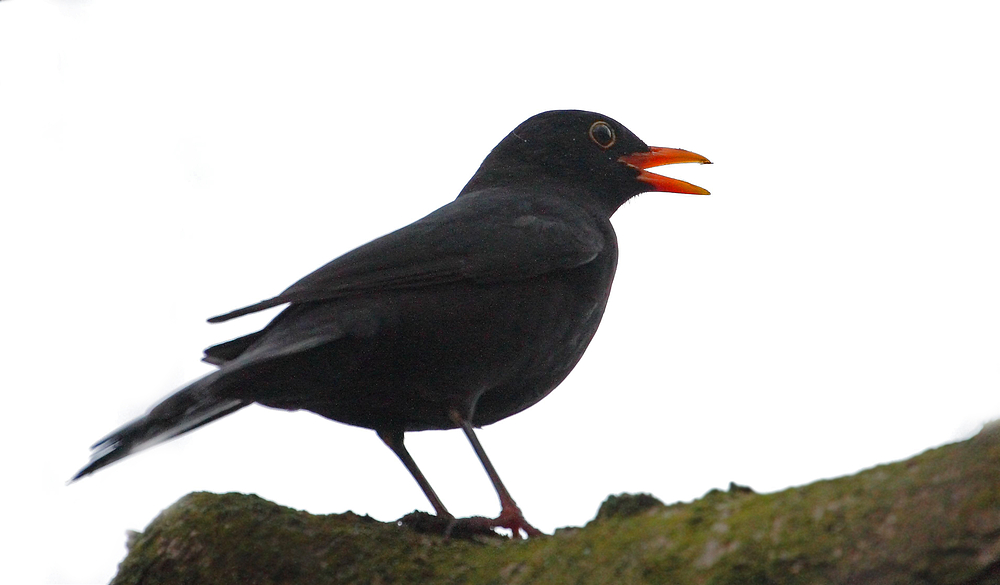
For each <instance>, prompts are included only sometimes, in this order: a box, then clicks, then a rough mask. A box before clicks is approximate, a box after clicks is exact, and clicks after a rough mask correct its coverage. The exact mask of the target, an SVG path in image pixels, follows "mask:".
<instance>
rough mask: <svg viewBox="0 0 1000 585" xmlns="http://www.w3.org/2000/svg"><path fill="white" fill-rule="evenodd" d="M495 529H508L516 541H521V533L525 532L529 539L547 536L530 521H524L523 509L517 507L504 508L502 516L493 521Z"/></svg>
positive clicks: (501, 512)
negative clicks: (529, 522)
mask: <svg viewBox="0 0 1000 585" xmlns="http://www.w3.org/2000/svg"><path fill="white" fill-rule="evenodd" d="M491 522H492V526H493V528H506V529H508V530H510V531H511V533H512V534H511V538H513V539H514V540H520V539H521V538H522V536H521V531H524V535H525V536H527V537H531V538H534V537H537V536H544V535H545V534H544V533H543V532H542V531H541V530H539V529H537V528H535V527H534V526H532V525H531V524H528V521H527V520H525V519H524V514H522V513H521V509H520V508H518V507H517V506H516V505H513V504H512V505H509V506H504V508H503V509H502V510H501V511H500V515H499V516H497V517H496V519H495V520H492V521H491Z"/></svg>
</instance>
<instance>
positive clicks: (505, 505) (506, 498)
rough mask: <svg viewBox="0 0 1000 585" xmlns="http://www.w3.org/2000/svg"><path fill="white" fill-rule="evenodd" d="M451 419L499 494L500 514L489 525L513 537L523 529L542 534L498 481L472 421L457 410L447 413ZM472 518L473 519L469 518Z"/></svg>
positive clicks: (516, 537)
mask: <svg viewBox="0 0 1000 585" xmlns="http://www.w3.org/2000/svg"><path fill="white" fill-rule="evenodd" d="M449 416H450V417H451V420H452V421H453V422H454V423H455V424H457V425H458V426H460V427H461V428H462V430H463V431H465V436H466V437H468V438H469V442H470V443H472V448H473V449H474V450H475V451H476V455H477V456H478V457H479V461H480V462H482V464H483V468H484V469H486V474H487V475H489V476H490V481H492V482H493V487H494V488H496V490H497V495H498V496H500V515H499V516H498V517H497V518H496V519H495V520H491V521H489V522H490V525H491V526H492V527H494V528H497V527H499V528H508V529H510V530H511V532H513V537H514V538H515V539H520V538H521V531H522V530H523V531H524V533H525V534H527V535H528V536H542V531H541V530H538V529H537V528H535V527H534V526H532V525H531V524H528V521H527V520H525V519H524V514H522V513H521V509H520V508H518V507H517V503H516V502H514V498H512V497H510V492H508V491H507V488H506V487H504V485H503V482H502V481H500V476H499V475H498V474H497V470H496V469H495V468H494V467H493V464H492V463H490V458H489V457H487V456H486V451H485V450H483V446H482V445H481V444H480V443H479V439H478V438H477V437H476V433H475V432H474V431H473V429H472V423H470V422H469V421H468V420H467V419H466V418H465V417H464V416H462V415H461V413H459V412H458V411H457V410H452V411H451V413H450V414H449ZM469 520H473V519H471V518H470V519H469Z"/></svg>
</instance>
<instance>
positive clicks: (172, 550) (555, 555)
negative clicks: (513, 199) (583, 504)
mask: <svg viewBox="0 0 1000 585" xmlns="http://www.w3.org/2000/svg"><path fill="white" fill-rule="evenodd" d="M129 548H130V550H129V554H128V556H127V557H126V558H125V560H124V561H123V562H122V564H121V566H120V567H119V572H118V575H117V576H116V577H115V579H114V581H112V583H113V584H116V585H125V584H136V585H137V584H143V585H156V584H160V583H163V584H166V583H170V584H185V583H191V584H194V583H197V584H201V585H214V584H219V585H222V584H234V585H235V584H241V585H245V584H260V585H268V584H272V583H273V584H277V583H295V584H302V585H309V584H314V583H315V584H319V583H324V584H332V583H364V584H389V583H428V584H439V583H440V584H444V583H455V584H458V583H463V584H464V583H468V584H478V583H497V584H500V583H512V584H513V583H532V584H546V583H553V584H555V583H580V584H587V583H674V584H679V585H684V584H689V583H691V584H695V583H697V584H702V583H704V584H713V585H724V584H741V585H752V584H757V583H760V584H764V583H767V584H772V583H773V584H798V583H802V584H806V583H809V584H827V583H831V584H832V583H851V584H865V583H871V584H879V585H883V584H884V585H889V584H896V583H899V584H904V583H906V584H911V583H920V584H956V585H959V584H961V585H986V584H991V583H1000V425H998V424H997V423H993V424H991V425H988V426H987V427H986V428H984V430H983V431H982V432H981V433H979V434H978V435H976V436H975V437H973V438H972V439H970V440H968V441H963V442H960V443H954V444H951V445H946V446H944V447H940V448H937V449H932V450H929V451H927V452H925V453H922V454H920V455H917V456H916V457H913V458H912V459H909V460H906V461H901V462H897V463H891V464H888V465H880V466H878V467H875V468H873V469H869V470H866V471H862V472H861V473H858V474H856V475H853V476H849V477H842V478H838V479H833V480H825V481H819V482H816V483H813V484H810V485H807V486H804V487H798V488H791V489H787V490H784V491H781V492H777V493H773V494H756V493H754V492H753V491H752V490H750V489H749V488H746V487H742V486H737V485H735V484H730V487H729V491H727V492H723V491H719V490H712V491H711V492H709V493H708V494H706V495H705V496H704V497H703V498H701V499H699V500H696V501H694V502H691V503H678V504H673V505H669V506H668V505H664V504H662V503H661V502H659V500H656V498H653V497H652V496H649V495H646V494H638V495H634V496H630V495H627V494H622V495H621V496H612V497H611V498H609V499H608V500H607V501H606V502H605V503H604V504H603V505H602V506H601V511H600V512H599V514H598V518H597V519H595V520H594V521H592V522H590V523H589V524H587V525H586V526H585V527H583V528H570V529H562V530H558V531H557V532H556V534H555V535H554V536H550V537H544V538H537V539H531V540H529V541H526V542H524V541H522V542H517V541H506V540H502V539H485V540H480V541H467V540H458V539H450V540H446V539H444V538H442V537H440V536H435V535H427V534H419V533H417V532H415V531H414V530H412V529H410V528H407V527H402V526H400V525H399V524H398V523H382V522H378V521H376V520H373V519H371V518H369V517H367V516H357V515H355V514H352V513H350V512H348V513H346V514H335V515H329V516H314V515H312V514H308V513H306V512H301V511H298V510H293V509H290V508H285V507H283V506H279V505H277V504H273V503H271V502H268V501H266V500H263V499H261V498H259V497H257V496H254V495H243V494H222V495H217V494H210V493H193V494H189V495H187V496H185V497H183V498H181V499H180V500H179V501H178V502H176V503H175V504H173V505H172V506H171V507H170V508H168V509H167V510H165V511H164V512H163V513H162V514H160V516H158V517H157V518H156V519H155V520H154V521H153V522H152V523H151V524H150V525H149V526H148V527H147V528H146V530H145V531H144V532H143V533H141V534H138V533H133V534H132V535H130V539H129Z"/></svg>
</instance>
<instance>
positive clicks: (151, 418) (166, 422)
mask: <svg viewBox="0 0 1000 585" xmlns="http://www.w3.org/2000/svg"><path fill="white" fill-rule="evenodd" d="M216 377H217V376H216V374H209V375H208V376H205V377H204V378H202V379H200V380H197V381H195V382H193V383H192V384H191V385H189V386H187V387H186V388H183V389H182V390H179V391H177V392H175V393H174V394H171V395H170V396H168V397H167V398H166V399H165V400H163V402H161V403H159V404H157V405H156V406H154V407H153V408H151V409H150V410H149V412H147V413H146V414H145V415H144V416H141V417H139V418H137V419H135V420H133V421H132V422H130V423H128V424H126V425H125V426H123V427H121V428H119V429H118V430H116V431H114V432H113V433H111V434H109V435H108V436H106V437H104V438H103V439H101V440H100V441H98V442H96V443H94V445H93V446H91V448H90V449H91V454H90V462H89V463H87V465H86V466H84V468H83V469H81V470H80V471H78V472H77V473H76V475H74V476H73V478H72V479H70V482H74V481H76V480H78V479H80V478H81V477H83V476H85V475H89V474H91V473H93V472H95V471H97V470H98V469H100V468H102V467H104V466H106V465H110V464H112V463H114V462H115V461H118V460H119V459H123V458H125V457H128V456H129V455H131V454H132V453H135V452H137V451H140V450H142V449H145V448H147V447H152V446H153V445H156V444H157V443H162V442H163V441H166V440H168V439H172V438H174V437H176V436H178V435H183V434H184V433H186V432H188V431H191V430H194V429H196V428H198V427H200V426H202V425H206V424H208V423H210V422H212V421H213V420H215V419H217V418H222V417H224V416H226V415H227V414H229V413H231V412H235V411H237V410H239V409H241V408H243V407H244V406H246V405H247V404H250V402H248V401H246V400H241V399H239V398H233V397H224V396H219V395H218V391H217V390H216V389H214V388H213V384H212V382H214V381H215V379H216Z"/></svg>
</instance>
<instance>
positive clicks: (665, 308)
mask: <svg viewBox="0 0 1000 585" xmlns="http://www.w3.org/2000/svg"><path fill="white" fill-rule="evenodd" d="M341 4H348V3H341ZM349 4H351V5H353V6H351V7H350V8H345V7H341V6H335V5H334V3H326V2H309V3H304V2H290V3H275V2H247V1H246V0H242V1H240V2H235V1H230V0H197V1H193V0H172V1H169V2H166V1H161V2H151V1H141V2H137V1H135V0H130V1H125V0H122V1H111V0H90V1H86V2H78V1H76V2H74V1H69V0H65V1H62V2H53V1H51V0H36V1H29V0H5V1H3V2H0V197H2V215H0V223H2V230H0V254H2V267H3V268H2V274H3V286H2V292H0V294H2V295H3V298H2V301H3V305H4V307H6V310H5V316H4V326H3V332H4V333H3V335H2V337H0V344H2V347H0V355H2V358H0V359H2V361H3V373H4V374H3V375H4V378H5V380H4V383H3V386H4V390H3V403H4V409H3V411H2V415H0V421H2V424H0V434H2V439H3V443H4V445H5V448H6V453H5V457H4V459H5V462H4V471H3V477H4V481H3V484H4V490H5V492H6V495H5V497H4V501H5V504H6V506H5V512H4V519H3V525H4V529H3V530H0V551H2V552H0V554H2V555H3V557H4V558H3V559H2V562H0V566H2V567H3V568H2V569H0V581H3V582H4V583H103V582H107V581H108V580H109V579H110V578H111V576H112V575H113V574H114V572H115V570H116V566H117V563H118V562H119V561H120V560H121V558H122V557H123V555H124V553H125V550H124V541H125V535H124V532H125V530H126V529H136V530H141V529H142V528H144V527H145V525H146V524H147V523H148V522H149V521H150V520H152V518H153V517H154V516H155V515H156V514H157V513H158V512H159V511H160V510H161V509H163V508H165V507H166V506H168V505H170V504H171V503H172V502H174V501H175V500H176V499H178V498H179V497H181V496H183V495H184V494H186V493H188V492H191V491H196V490H210V491H215V492H227V491H240V492H252V493H257V494H259V495H261V496H262V497H265V498H268V499H270V500H273V501H275V502H278V503H280V504H283V505H286V506H291V507H295V508H301V509H306V510H308V511H310V512H314V513H331V512H343V511H345V510H353V511H355V512H358V513H361V514H370V515H372V516H374V517H375V518H378V519H380V520H391V519H395V518H398V517H399V516H401V515H403V514H405V513H407V512H410V511H412V510H413V509H414V508H420V509H424V510H429V509H430V506H429V504H428V503H427V501H426V500H425V499H424V496H423V495H422V494H421V492H420V490H419V488H418V487H417V485H416V484H415V482H413V480H412V479H411V478H410V477H409V475H408V474H407V472H406V470H405V469H404V468H403V466H402V465H401V464H400V463H399V462H398V461H397V460H396V458H395V456H394V455H393V454H392V453H391V452H390V451H389V450H388V449H386V448H385V447H384V446H383V445H382V443H381V442H380V441H379V440H378V438H377V437H376V436H375V434H374V433H373V432H371V431H368V430H364V429H356V428H351V427H347V426H344V425H341V424H338V423H333V422H329V421H326V420H325V419H321V418H319V417H317V416H315V415H311V414H308V413H295V414H290V413H285V412H280V411H271V410H267V409H264V408H260V407H253V408H249V409H245V410H243V411H241V412H239V413H237V414H236V415H234V416H231V417H228V418H226V419H224V420H222V421H219V422H217V423H214V424H212V425H209V426H208V427H205V428H203V429H200V430H198V431H197V432H195V433H192V434H190V435H188V436H186V437H184V438H182V439H180V440H176V441H173V442H171V443H168V444H165V445H162V446H159V447H157V448H154V449H152V450H149V451H146V452H144V453H142V454H141V455H139V456H137V457H135V458H133V459H129V460H127V461H125V462H122V463H120V464H116V465H114V466H113V467H111V468H108V469H106V470H103V471H101V472H100V473H98V474H96V475H94V476H92V477H89V478H86V479H85V480H83V481H81V482H79V483H77V484H74V485H72V486H70V487H66V486H65V485H64V482H65V481H66V479H67V478H69V477H70V475H71V474H72V473H73V472H75V471H76V470H77V469H78V468H79V467H80V466H81V465H82V464H84V463H85V462H86V460H87V454H88V452H87V446H88V445H90V444H91V443H92V442H93V441H95V440H96V439H98V438H100V437H101V436H103V435H104V434H105V433H107V432H109V431H111V430H113V429H114V428H116V427H117V426H119V425H120V424H122V423H124V422H126V421H128V420H129V419H131V418H132V417H134V416H137V415H139V414H142V413H143V412H144V411H145V410H146V409H147V408H148V407H149V406H150V405H152V404H153V403H154V402H155V401H157V400H158V399H160V398H161V397H163V396H165V395H166V394H168V393H169V392H171V391H172V390H174V389H175V388H177V387H179V386H181V385H182V384H184V383H185V382H186V381H188V380H190V379H192V378H195V377H197V376H199V375H201V374H203V373H205V372H207V371H208V370H209V366H206V365H205V364H202V363H200V362H199V361H198V360H199V358H200V356H201V350H202V349H203V348H204V347H206V346H209V345H211V344H214V343H217V342H220V341H225V340H228V339H230V338H232V337H235V336H238V335H241V334H243V333H246V332H249V331H252V330H255V328H257V327H259V326H261V325H262V324H263V323H264V322H266V319H267V318H268V317H270V316H272V315H273V314H274V312H273V311H272V312H271V313H270V314H268V315H266V316H255V317H246V318H243V319H240V320H237V321H234V322H230V323H226V324H224V325H214V326H213V325H208V324H206V323H205V318H207V317H209V316H212V315H216V314H219V313H223V312H225V311H228V310H230V309H233V308H236V307H240V306H243V305H246V304H249V303H252V302H254V301H257V300H260V299H263V298H266V297H269V296H272V295H274V294H276V293H278V292H280V291H281V290H282V289H284V288H285V287H286V286H287V285H289V284H291V283H292V282H293V281H295V280H296V279H297V278H299V277H301V276H303V275H305V274H306V273H308V272H310V271H311V270H313V269H315V268H317V267H319V266H320V265H322V264H323V263H325V262H326V261H328V260H330V259H332V258H334V257H335V256H337V255H339V254H342V253H344V252H346V251H348V250H349V249H351V248H353V247H355V246H357V245H360V244H362V243H364V242H366V241H368V240H371V239H373V238H375V237H377V236H380V235H382V234H384V233H386V232H388V231H390V230H392V229H395V228H397V227H400V226H402V225H404V224H406V223H409V222H411V221H413V220H415V219H417V218H419V217H422V216H423V215H425V214H426V213H429V212H430V211H432V210H434V209H436V208H437V207H439V206H441V205H444V204H445V203H447V202H449V201H450V200H451V199H453V198H454V197H455V195H457V193H458V191H459V190H460V189H461V187H462V186H463V185H464V184H465V182H466V181H467V180H468V178H469V177H470V176H471V175H472V173H473V172H474V171H475V169H476V168H477V166H478V165H479V163H480V162H481V161H482V159H483V157H485V156H486V154H487V153H489V151H490V149H491V148H492V147H493V146H494V145H495V144H496V143H497V142H499V141H500V139H502V138H503V137H504V135H506V133H507V132H509V131H510V130H511V129H513V128H514V127H515V126H516V125H517V124H518V123H520V122H521V121H522V120H524V119H525V118H527V117H528V116H530V115H532V114H535V113H538V112H541V111H544V110H548V109H561V108H580V109H590V110H595V111H599V112H602V113H604V114H607V115H608V116H611V117H613V118H616V119H617V120H618V121H620V122H622V123H623V124H625V125H626V126H628V127H629V128H630V129H631V130H632V131H634V132H635V133H636V134H637V135H639V136H640V137H641V138H642V139H643V140H645V141H646V142H647V143H649V144H653V145H658V146H672V147H681V148H686V149H689V150H693V151H695V152H698V153H700V154H703V155H705V156H707V157H709V158H710V159H712V160H713V161H714V162H715V163H716V164H715V165H714V166H700V167H699V166H690V165H689V166H685V167H680V166H678V167H668V168H666V169H663V172H664V173H665V174H668V175H670V176H674V177H678V178H683V179H686V180H689V181H691V182H694V183H695V184H697V185H701V186H703V187H705V188H707V189H709V190H711V191H712V192H713V195H712V196H711V197H696V196H683V195H671V194H647V195H643V196H641V197H639V198H638V199H637V200H635V201H633V202H631V203H629V204H628V205H626V206H625V207H623V208H622V209H621V210H620V211H619V212H618V214H617V215H615V217H614V218H613V222H614V224H615V227H616V229H617V231H618V236H619V244H620V248H621V260H620V264H619V269H618V276H617V280H616V282H615V288H614V292H613V294H612V297H611V302H610V304H609V306H608V310H607V313H606V315H605V318H604V323H603V325H602V327H601V330H600V332H599V333H598V335H597V338H596V339H595V340H594V342H593V344H592V345H591V348H590V350H589V351H588V353H587V355H586V356H585V357H584V359H583V361H582V362H581V363H580V365H579V366H578V367H577V368H576V370H575V371H574V373H573V374H572V375H571V376H570V377H569V378H568V379H567V380H566V382H565V383H564V384H563V385H562V386H561V387H560V388H559V389H557V390H556V391H555V392H554V393H553V394H552V395H551V396H549V397H548V398H547V399H546V400H544V401H542V402H541V403H540V404H538V405H537V406H535V407H533V408H531V409H530V410H528V411H526V412H524V413H522V414H520V415H517V416H515V417H513V418H511V419H507V420H505V421H502V422H500V423H498V424H496V425H494V426H491V427H488V428H486V429H483V430H482V431H481V432H480V438H481V439H482V441H483V443H484V445H485V447H486V449H487V451H488V452H489V454H490V456H491V457H492V459H493V461H494V463H495V464H496V466H497V467H498V469H499V471H500V474H501V476H502V477H503V478H504V480H505V482H506V483H507V486H508V488H509V489H510V491H511V492H512V493H513V495H514V497H515V498H516V499H517V501H518V503H519V504H520V505H521V508H522V509H523V510H524V512H525V515H526V516H527V518H528V519H529V520H530V521H531V522H533V523H534V524H535V526H537V527H539V528H541V529H543V530H545V531H547V532H550V531H552V530H553V529H554V528H556V527H559V526H566V525H581V524H583V523H585V522H587V521H588V520H589V519H591V518H592V517H593V516H594V514H595V512H596V510H597V507H598V505H599V504H600V502H601V501H602V500H603V499H604V498H605V497H606V496H607V495H608V494H611V493H620V492H639V491H642V492H651V493H653V494H654V495H656V496H657V497H659V498H660V499H662V500H664V501H667V502H673V501H677V500H689V499H692V498H695V497H698V496H700V495H702V494H703V493H705V492H706V491H708V490H709V489H711V488H716V487H717V488H725V487H726V486H727V485H728V482H729V481H736V482H738V483H741V484H746V485H749V486H751V487H753V488H754V489H756V490H758V491H774V490H780V489H783V488H786V487H788V486H791V485H797V484H803V483H808V482H812V481H815V480H817V479H820V478H827V477H834V476H838V475H843V474H848V473H853V472H855V471H857V470H859V469H862V468H865V467H869V466H872V465H875V464H878V463H882V462H887V461H892V460H896V459H901V458H905V457H909V456H911V455H914V454H916V453H918V452H920V451H922V450H924V449H926V448H929V447H932V446H937V445H940V444H942V443H945V442H949V441H954V440H957V439H961V438H965V437H967V436H969V435H971V434H973V433H975V432H976V431H977V430H978V429H979V427H980V426H981V424H982V423H983V422H985V421H988V420H991V419H994V418H998V417H1000V306H998V301H997V299H1000V278H998V274H997V260H998V255H1000V229H998V227H997V226H998V221H1000V183H998V179H997V166H998V160H1000V146H998V139H997V136H998V135H1000V115H998V107H997V104H998V103H1000V89H998V83H1000V82H998V76H997V56H998V55H1000V37H998V36H997V34H996V30H995V23H996V22H997V16H998V14H997V11H998V9H997V7H996V4H995V3H991V2H952V3H948V4H947V5H945V4H943V3H940V2H933V3H931V2H870V1H866V2H837V3H825V4H823V7H822V8H819V7H818V4H816V3H812V4H808V5H806V4H805V3H801V2H753V3H748V2H701V3H692V2H677V3H668V2H664V1H662V0H660V1H657V2H650V3H644V2H629V3H625V4H619V5H618V6H619V8H610V7H609V6H610V5H609V4H608V3H601V4H593V5H585V4H583V3H581V2H573V3H567V4H562V5H559V6H558V7H552V8H548V7H546V6H547V5H546V4H545V3H542V2H530V3H524V4H519V3H511V2H506V3H503V9H502V11H498V10H486V9H482V8H473V7H470V6H462V7H459V6H457V5H456V6H453V5H436V4H430V3H426V2H421V3H411V4H407V5H405V6H390V5H378V4H376V3H369V4H365V3H349ZM407 444H408V445H409V446H410V449H411V452H412V453H413V454H414V456H415V458H416V459H417V461H418V463H419V464H420V465H421V466H422V468H423V469H424V471H425V473H426V474H427V475H428V477H429V479H430V481H431V482H432V484H433V485H434V486H435V488H436V490H437V491H438V493H439V494H440V495H441V497H442V499H443V500H444V502H445V503H446V505H447V506H448V507H449V508H450V510H451V511H452V512H453V513H455V514H457V515H472V514H477V515H495V514H496V513H497V512H498V510H499V505H498V503H497V500H496V496H495V494H494V493H493V490H492V488H491V486H490V485H489V483H488V480H487V478H486V475H485V473H484V472H483V471H482V469H481V468H480V465H479V463H478V461H477V460H476V459H475V456H474V454H473V453H472V450H471V448H470V447H469V446H468V444H467V443H466V441H465V438H464V437H463V436H462V434H461V433H460V432H457V431H452V432H425V433H416V434H409V435H408V436H407ZM8 555H9V556H8Z"/></svg>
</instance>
